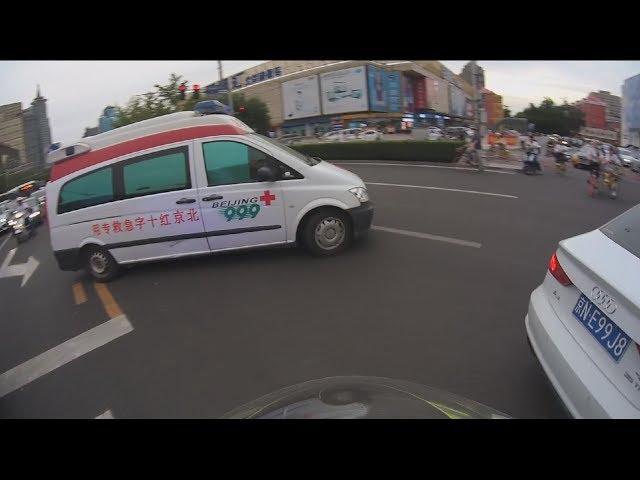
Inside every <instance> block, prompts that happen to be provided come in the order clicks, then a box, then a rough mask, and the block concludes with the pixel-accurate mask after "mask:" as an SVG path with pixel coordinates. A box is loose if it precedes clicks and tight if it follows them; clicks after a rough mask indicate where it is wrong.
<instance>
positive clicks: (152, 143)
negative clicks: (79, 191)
mask: <svg viewBox="0 0 640 480" xmlns="http://www.w3.org/2000/svg"><path fill="white" fill-rule="evenodd" d="M245 133H247V132H246V131H245V130H243V129H241V128H239V127H237V126H235V125H203V126H199V127H188V128H181V129H178V130H170V131H167V132H160V133H154V134H152V135H147V136H144V137H139V138H135V139H133V140H127V141H124V142H122V143H117V144H115V145H109V146H108V147H104V148H101V149H99V150H92V151H90V152H87V153H83V154H81V155H78V156H77V157H71V158H69V159H68V160H62V161H60V162H58V163H55V164H54V165H53V166H52V167H51V176H50V178H49V180H50V181H51V182H53V181H55V180H58V179H60V178H63V177H66V176H67V175H70V174H72V173H74V172H77V171H78V170H82V169H84V168H87V167H90V166H92V165H97V164H98V163H102V162H106V161H108V160H111V159H113V158H116V157H120V156H122V155H127V154H129V153H135V152H138V151H141V150H146V149H148V148H153V147H159V146H161V145H168V144H170V143H175V142H181V141H184V140H192V139H194V138H202V137H213V136H216V135H243V134H245Z"/></svg>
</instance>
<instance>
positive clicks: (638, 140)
mask: <svg viewBox="0 0 640 480" xmlns="http://www.w3.org/2000/svg"><path fill="white" fill-rule="evenodd" d="M621 117H622V118H621V120H622V132H621V133H622V140H621V145H623V146H626V145H634V146H636V147H640V74H638V75H635V76H633V77H630V78H627V79H626V80H625V81H624V84H623V85H622V115H621Z"/></svg>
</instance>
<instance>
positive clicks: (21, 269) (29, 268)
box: [0, 247, 40, 287]
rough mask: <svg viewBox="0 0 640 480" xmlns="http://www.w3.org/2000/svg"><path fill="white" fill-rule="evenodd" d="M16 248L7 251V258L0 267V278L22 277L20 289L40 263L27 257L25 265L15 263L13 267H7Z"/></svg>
mask: <svg viewBox="0 0 640 480" xmlns="http://www.w3.org/2000/svg"><path fill="white" fill-rule="evenodd" d="M17 250H18V248H17V247H16V248H12V249H11V250H9V253H8V254H7V257H6V258H5V259H4V262H2V266H1V267H0V278H6V277H22V283H21V284H20V287H24V285H25V284H26V283H27V280H29V278H31V275H33V272H35V271H36V268H38V265H40V262H39V261H38V260H36V259H35V258H33V257H31V256H30V257H29V259H28V260H27V262H26V263H16V264H15V265H9V264H10V263H11V260H13V257H14V255H15V254H16V251H17Z"/></svg>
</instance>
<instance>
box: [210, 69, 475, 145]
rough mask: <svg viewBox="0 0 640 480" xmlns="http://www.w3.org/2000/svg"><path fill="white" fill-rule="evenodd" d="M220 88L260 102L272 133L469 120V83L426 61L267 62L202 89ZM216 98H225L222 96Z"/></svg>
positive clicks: (214, 94)
mask: <svg viewBox="0 0 640 480" xmlns="http://www.w3.org/2000/svg"><path fill="white" fill-rule="evenodd" d="M227 85H230V86H231V89H232V91H233V92H238V93H242V94H244V95H245V98H251V97H258V98H260V99H261V100H262V101H263V102H265V104H266V105H267V107H268V109H269V114H270V116H271V125H272V128H273V129H274V130H277V131H278V133H279V134H283V133H296V134H299V135H312V134H318V133H323V132H326V131H328V130H331V129H334V128H349V127H356V126H357V127H359V126H363V125H376V124H381V123H391V124H394V125H395V126H396V127H397V128H399V129H404V128H412V127H413V126H417V125H439V126H447V125H452V124H462V123H465V122H466V123H469V122H470V121H472V119H473V102H472V100H473V88H472V86H471V85H470V84H469V83H468V82H466V81H465V80H464V79H462V78H461V77H460V76H458V75H455V74H454V73H453V72H451V71H450V70H448V69H446V67H444V65H442V64H441V63H440V62H437V61H434V60H422V61H418V60H413V61H404V60H400V61H392V60H370V61H365V60H360V61H357V60H339V61H337V60H322V61H294V60H290V61H280V60H277V61H268V62H264V63H262V64H260V65H257V66H255V67H252V68H250V69H247V70H245V71H243V72H240V73H238V74H235V75H233V76H231V77H228V78H226V79H223V80H221V81H218V82H215V83H212V84H211V85H208V86H207V87H205V89H204V92H205V93H206V94H207V95H208V96H209V98H216V97H218V96H219V94H217V92H219V91H220V90H222V89H225V88H226V87H227ZM221 100H222V101H223V102H224V103H226V99H225V97H224V96H223V97H222V98H221ZM234 107H236V108H238V106H237V105H234Z"/></svg>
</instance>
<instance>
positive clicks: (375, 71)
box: [367, 65, 389, 112]
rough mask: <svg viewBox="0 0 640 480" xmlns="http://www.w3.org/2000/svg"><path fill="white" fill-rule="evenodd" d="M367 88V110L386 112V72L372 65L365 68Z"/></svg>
mask: <svg viewBox="0 0 640 480" xmlns="http://www.w3.org/2000/svg"><path fill="white" fill-rule="evenodd" d="M367 86H368V87H369V109H370V110H372V111H374V112H386V111H387V109H388V106H387V90H388V89H389V82H388V80H387V72H386V71H384V70H382V69H381V68H378V67H374V66H373V65H369V66H367Z"/></svg>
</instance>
